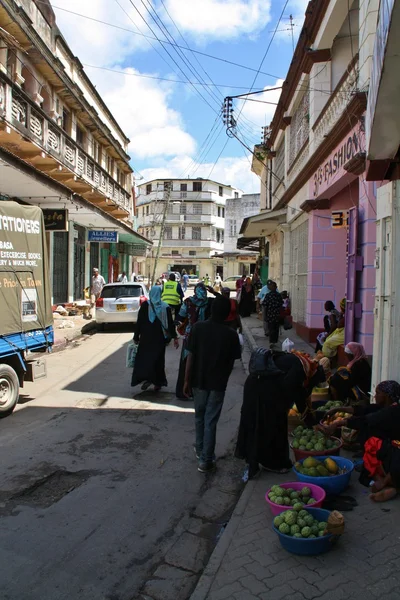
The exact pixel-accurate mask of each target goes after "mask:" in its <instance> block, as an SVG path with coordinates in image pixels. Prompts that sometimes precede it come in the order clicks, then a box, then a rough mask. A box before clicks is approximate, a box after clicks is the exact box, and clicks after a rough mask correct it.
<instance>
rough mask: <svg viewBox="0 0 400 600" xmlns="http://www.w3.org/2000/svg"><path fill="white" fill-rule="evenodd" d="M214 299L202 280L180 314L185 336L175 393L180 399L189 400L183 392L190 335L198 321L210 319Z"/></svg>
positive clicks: (182, 333)
mask: <svg viewBox="0 0 400 600" xmlns="http://www.w3.org/2000/svg"><path fill="white" fill-rule="evenodd" d="M210 291H211V288H210ZM213 293H214V292H213ZM213 300H214V298H209V297H208V296H207V288H206V286H205V285H204V283H203V282H200V283H198V284H197V285H196V287H195V288H194V295H193V296H190V298H186V300H184V302H183V304H182V306H181V310H180V312H179V315H178V320H179V321H180V323H181V324H180V325H179V326H178V333H179V334H180V335H181V336H182V337H183V343H182V352H181V359H180V362H179V372H178V379H177V382H176V390H175V393H176V397H177V398H179V399H180V400H187V397H186V396H185V395H184V393H183V384H184V379H185V369H186V359H187V356H188V350H187V346H188V340H189V335H190V332H191V329H192V327H193V325H194V324H195V323H197V321H206V320H207V319H209V317H210V315H211V304H212V302H213Z"/></svg>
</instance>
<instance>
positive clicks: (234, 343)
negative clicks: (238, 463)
mask: <svg viewBox="0 0 400 600" xmlns="http://www.w3.org/2000/svg"><path fill="white" fill-rule="evenodd" d="M230 310H231V304H230V302H229V300H228V299H227V298H224V297H223V296H220V295H218V296H217V297H216V298H215V300H214V301H213V303H212V307H211V318H210V319H208V321H199V322H197V323H195V325H194V326H193V329H192V331H191V333H190V338H189V342H188V351H189V355H188V358H187V362H186V371H185V383H184V387H183V393H184V394H185V396H187V397H188V398H189V397H190V396H191V395H192V394H193V399H194V410H195V422H196V448H195V450H196V456H197V458H198V459H199V466H198V470H199V471H200V473H209V472H210V471H214V470H215V468H216V465H215V454H214V451H215V441H216V433H217V423H218V420H219V417H220V415H221V410H222V405H223V403H224V397H225V390H226V386H227V384H228V379H229V376H230V374H231V372H232V369H233V364H234V362H235V360H236V359H238V358H240V354H241V349H240V342H239V337H238V335H237V333H236V331H234V330H233V329H232V328H230V327H228V326H227V325H226V324H225V323H224V321H225V320H226V319H227V318H228V316H229V313H230Z"/></svg>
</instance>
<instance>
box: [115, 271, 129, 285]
mask: <svg viewBox="0 0 400 600" xmlns="http://www.w3.org/2000/svg"><path fill="white" fill-rule="evenodd" d="M117 281H118V283H128V278H127V276H126V273H125V271H122V273H121V275H118V279H117Z"/></svg>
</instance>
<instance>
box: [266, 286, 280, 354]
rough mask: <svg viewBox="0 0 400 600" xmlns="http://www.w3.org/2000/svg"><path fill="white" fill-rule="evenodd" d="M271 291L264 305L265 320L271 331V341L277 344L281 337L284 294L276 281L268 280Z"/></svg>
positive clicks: (272, 343)
mask: <svg viewBox="0 0 400 600" xmlns="http://www.w3.org/2000/svg"><path fill="white" fill-rule="evenodd" d="M268 288H269V290H270V292H269V293H268V294H267V295H266V296H265V298H264V301H263V305H264V312H265V320H266V322H267V326H268V331H269V341H270V343H271V346H272V345H274V344H276V343H277V341H278V338H279V317H280V313H281V308H282V304H283V300H282V296H281V295H280V293H279V292H278V291H277V287H276V283H275V281H269V282H268Z"/></svg>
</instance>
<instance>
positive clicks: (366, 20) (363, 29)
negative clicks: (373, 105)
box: [358, 0, 379, 90]
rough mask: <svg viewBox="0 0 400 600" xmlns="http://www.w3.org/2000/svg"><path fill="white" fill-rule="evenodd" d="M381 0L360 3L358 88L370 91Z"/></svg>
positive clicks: (368, 0) (361, 0) (366, 0)
mask: <svg viewBox="0 0 400 600" xmlns="http://www.w3.org/2000/svg"><path fill="white" fill-rule="evenodd" d="M378 11H379V0H360V2H359V29H360V31H359V51H358V55H359V59H358V62H359V75H358V77H359V80H358V88H359V89H360V90H368V87H369V81H370V76H371V68H372V54H373V51H374V43H375V37H376V27H377V23H378Z"/></svg>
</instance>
